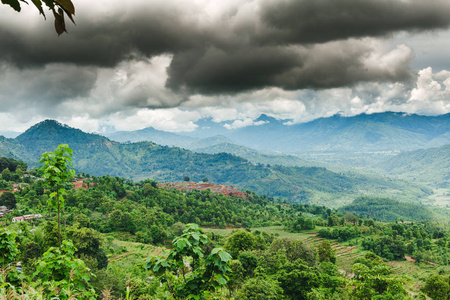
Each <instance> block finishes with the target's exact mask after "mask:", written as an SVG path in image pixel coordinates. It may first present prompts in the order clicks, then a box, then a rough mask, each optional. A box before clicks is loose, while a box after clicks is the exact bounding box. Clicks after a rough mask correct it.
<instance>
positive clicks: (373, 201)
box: [343, 197, 433, 222]
mask: <svg viewBox="0 0 450 300" xmlns="http://www.w3.org/2000/svg"><path fill="white" fill-rule="evenodd" d="M343 209H344V210H346V211H349V212H351V213H354V214H358V215H362V216H365V217H367V218H372V219H378V220H381V221H388V222H394V221H396V220H430V219H432V218H433V216H432V214H431V212H430V211H429V210H427V209H426V208H425V207H423V206H420V205H417V204H411V203H402V202H398V201H395V200H392V199H388V198H379V197H358V198H356V199H355V200H354V201H353V202H352V203H351V204H349V205H346V206H344V207H343Z"/></svg>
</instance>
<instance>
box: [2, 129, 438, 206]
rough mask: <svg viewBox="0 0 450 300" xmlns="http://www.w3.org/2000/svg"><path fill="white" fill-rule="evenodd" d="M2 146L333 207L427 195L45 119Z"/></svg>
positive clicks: (377, 180) (89, 166)
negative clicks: (61, 147)
mask: <svg viewBox="0 0 450 300" xmlns="http://www.w3.org/2000/svg"><path fill="white" fill-rule="evenodd" d="M6 142H8V143H13V144H14V145H16V147H15V148H13V149H11V154H12V156H14V157H17V158H22V159H23V160H24V161H26V162H27V163H28V165H29V166H31V167H33V166H36V164H37V160H38V158H39V156H40V155H41V154H42V153H43V152H46V151H52V150H53V149H54V148H55V147H56V146H57V145H58V144H60V143H67V144H69V145H70V147H71V148H72V149H73V150H74V156H73V164H74V167H75V168H76V170H77V172H84V173H89V174H91V175H104V174H109V175H111V176H121V177H126V178H131V179H135V180H141V179H145V178H153V179H155V180H157V181H160V182H168V181H179V180H182V178H183V177H184V176H185V175H187V176H189V177H190V179H191V180H193V181H200V180H202V179H203V178H204V177H207V178H208V179H209V180H210V181H213V182H217V183H220V184H227V185H233V186H235V187H238V188H241V189H251V190H254V191H255V192H257V193H259V194H266V195H267V196H270V197H283V198H286V199H288V200H290V201H294V202H313V203H323V204H325V203H327V204H329V205H332V206H339V205H342V204H343V203H344V202H341V201H340V200H343V201H346V202H349V201H351V200H352V199H353V198H355V197H357V196H359V195H361V194H363V195H367V194H369V195H381V196H386V197H388V196H391V195H392V194H395V195H397V196H398V197H400V198H401V199H402V200H405V201H415V200H416V199H417V198H420V197H423V196H425V195H427V194H428V193H430V191H429V190H426V189H424V188H423V187H420V186H418V185H411V184H409V183H407V182H403V181H391V180H386V179H384V178H381V177H371V178H369V177H366V176H362V175H357V174H338V173H334V172H331V171H329V170H327V169H325V168H318V167H284V166H279V165H273V166H268V165H265V164H264V165H263V164H253V163H251V162H250V161H249V160H246V159H244V158H241V157H238V156H235V155H232V154H227V153H218V154H204V153H194V152H191V151H188V150H185V149H181V148H175V147H167V146H160V145H157V144H154V143H151V142H139V143H125V144H121V143H118V142H112V141H110V140H109V139H107V138H105V137H103V136H100V135H96V134H87V133H84V132H82V131H81V130H78V129H74V128H70V127H68V126H66V125H61V124H59V123H58V122H56V121H50V120H47V121H44V122H41V123H39V124H36V125H34V126H33V127H31V128H30V129H28V130H27V131H26V132H25V133H23V134H21V135H20V136H19V137H17V139H15V140H12V141H11V140H6ZM0 149H1V147H0ZM23 149H26V151H28V152H24V150H23ZM16 150H17V151H16Z"/></svg>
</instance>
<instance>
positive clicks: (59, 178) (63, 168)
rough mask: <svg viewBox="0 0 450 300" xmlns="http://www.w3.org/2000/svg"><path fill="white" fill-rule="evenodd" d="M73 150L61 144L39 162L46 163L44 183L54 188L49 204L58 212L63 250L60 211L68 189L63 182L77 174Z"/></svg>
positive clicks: (59, 235)
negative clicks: (74, 168)
mask: <svg viewBox="0 0 450 300" xmlns="http://www.w3.org/2000/svg"><path fill="white" fill-rule="evenodd" d="M72 154H73V150H72V149H71V148H69V145H67V144H61V145H59V146H58V147H57V148H56V149H55V151H53V152H45V153H43V154H42V156H41V158H40V159H39V162H40V163H41V164H44V165H43V166H42V167H41V169H42V171H43V173H44V178H45V181H44V184H45V185H48V186H50V187H51V188H52V190H54V191H53V192H52V193H51V194H50V199H49V202H48V204H49V206H50V207H51V208H53V209H55V210H57V212H58V240H59V248H60V250H61V228H60V211H61V208H62V207H63V206H64V195H65V193H66V190H65V189H64V188H61V186H62V184H63V183H64V182H66V181H69V180H70V179H72V178H73V176H74V175H75V170H73V166H72V163H71V162H72Z"/></svg>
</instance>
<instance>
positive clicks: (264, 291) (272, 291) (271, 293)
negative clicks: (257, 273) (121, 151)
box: [236, 277, 285, 300]
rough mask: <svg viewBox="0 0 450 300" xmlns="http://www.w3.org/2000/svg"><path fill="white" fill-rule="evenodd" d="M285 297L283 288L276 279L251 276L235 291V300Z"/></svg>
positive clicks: (268, 299)
mask: <svg viewBox="0 0 450 300" xmlns="http://www.w3.org/2000/svg"><path fill="white" fill-rule="evenodd" d="M280 299H285V298H284V296H283V289H282V288H281V287H280V286H279V283H278V282H277V281H276V280H273V279H268V278H260V277H257V278H252V279H250V280H248V281H247V282H246V283H245V284H244V285H243V286H242V289H241V290H240V291H239V292H238V293H237V295H236V300H280Z"/></svg>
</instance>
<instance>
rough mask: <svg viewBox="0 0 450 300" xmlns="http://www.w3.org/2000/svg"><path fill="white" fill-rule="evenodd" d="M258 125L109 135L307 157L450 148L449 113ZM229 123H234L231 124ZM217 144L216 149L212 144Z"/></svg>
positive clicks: (264, 120) (208, 124)
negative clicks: (224, 145) (230, 145)
mask: <svg viewBox="0 0 450 300" xmlns="http://www.w3.org/2000/svg"><path fill="white" fill-rule="evenodd" d="M254 123H255V124H260V125H253V126H247V127H243V128H239V129H229V130H228V129H226V128H225V127H224V126H225V125H227V124H228V123H227V122H221V123H216V122H213V121H212V120H211V119H203V120H201V121H199V122H198V123H197V125H198V128H197V129H196V130H195V131H194V132H191V133H184V134H174V133H168V132H164V131H158V130H155V129H149V128H147V129H144V130H139V131H131V132H120V133H116V134H111V135H109V136H108V137H109V138H111V139H113V140H117V141H120V142H125V141H127V140H129V141H153V142H156V143H160V144H164V145H171V146H179V147H185V148H188V149H192V150H194V149H196V148H202V147H204V146H198V143H199V140H202V139H204V138H211V137H215V136H218V135H220V136H222V138H221V141H220V142H218V143H217V144H219V143H223V142H224V139H227V141H226V142H229V143H234V144H237V145H240V146H245V147H249V148H252V149H255V150H258V151H266V152H278V153H290V154H303V153H311V152H333V153H337V152H372V153H373V152H380V151H388V152H394V153H395V152H400V151H410V150H418V149H423V148H431V147H439V146H442V145H446V144H450V114H445V115H440V116H421V115H416V114H403V113H393V112H384V113H374V114H361V115H357V116H352V117H345V116H341V115H335V116H332V117H329V118H320V119H316V120H314V121H311V122H307V123H301V124H294V125H287V124H292V120H277V119H274V118H272V117H269V116H267V115H261V116H260V117H259V118H257V119H256V120H254ZM228 125H230V124H228ZM212 146H213V145H212Z"/></svg>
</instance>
